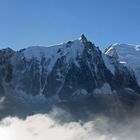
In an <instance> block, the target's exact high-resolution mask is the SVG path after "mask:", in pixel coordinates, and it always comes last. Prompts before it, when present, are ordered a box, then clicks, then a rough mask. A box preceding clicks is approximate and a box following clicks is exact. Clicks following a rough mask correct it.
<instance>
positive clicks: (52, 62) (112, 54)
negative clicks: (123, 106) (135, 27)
mask: <svg viewBox="0 0 140 140" xmlns="http://www.w3.org/2000/svg"><path fill="white" fill-rule="evenodd" d="M0 95H1V96H6V97H8V98H10V99H12V100H16V101H18V102H23V103H36V102H37V103H40V104H41V103H44V102H47V103H49V104H50V103H51V104H53V103H60V102H77V101H78V102H83V101H85V100H87V99H88V100H89V99H92V102H94V101H95V100H94V98H95V97H102V96H115V97H116V96H117V98H119V100H123V101H127V103H129V104H131V103H133V102H135V101H137V100H138V99H139V97H140V46H139V45H128V44H118V43H116V44H112V45H110V46H109V47H108V48H106V49H105V52H102V51H101V50H100V49H99V48H98V47H96V46H95V45H94V44H93V43H92V42H91V41H89V40H88V39H87V38H86V37H85V36H84V35H83V34H82V35H81V37H80V38H79V39H76V40H73V41H68V42H66V43H63V44H59V45H54V46H50V47H42V46H32V47H28V48H24V49H21V50H18V51H14V50H12V49H11V48H5V49H1V50H0ZM95 102H96V101H95Z"/></svg>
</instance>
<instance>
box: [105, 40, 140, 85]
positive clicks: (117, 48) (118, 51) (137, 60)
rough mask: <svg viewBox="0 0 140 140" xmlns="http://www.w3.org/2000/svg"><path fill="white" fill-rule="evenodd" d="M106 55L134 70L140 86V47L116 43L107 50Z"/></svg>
mask: <svg viewBox="0 0 140 140" xmlns="http://www.w3.org/2000/svg"><path fill="white" fill-rule="evenodd" d="M105 54H106V55H108V56H111V57H115V58H117V60H118V61H119V62H120V63H122V64H124V65H125V66H127V67H128V68H132V69H133V71H134V72H135V75H136V78H137V80H138V83H139V85H140V45H131V44H118V43H116V44H113V45H111V46H110V47H109V48H107V49H106V50H105Z"/></svg>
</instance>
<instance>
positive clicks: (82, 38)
mask: <svg viewBox="0 0 140 140" xmlns="http://www.w3.org/2000/svg"><path fill="white" fill-rule="evenodd" d="M79 40H81V41H82V42H83V43H87V42H88V40H87V38H86V37H85V35H84V34H81V36H80V38H79Z"/></svg>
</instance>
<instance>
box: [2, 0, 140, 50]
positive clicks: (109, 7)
mask: <svg viewBox="0 0 140 140" xmlns="http://www.w3.org/2000/svg"><path fill="white" fill-rule="evenodd" d="M82 33H84V34H85V35H86V36H87V38H88V39H89V40H91V41H93V42H94V43H95V44H96V45H97V46H99V47H100V48H101V49H102V50H103V49H104V48H105V47H107V46H108V45H109V44H111V43H115V42H118V43H129V44H140V0H0V48H5V47H11V48H13V49H15V50H18V49H20V48H24V47H28V46H33V45H41V46H49V45H53V44H58V43H61V42H64V41H68V40H73V39H76V38H78V37H79V36H80V34H82Z"/></svg>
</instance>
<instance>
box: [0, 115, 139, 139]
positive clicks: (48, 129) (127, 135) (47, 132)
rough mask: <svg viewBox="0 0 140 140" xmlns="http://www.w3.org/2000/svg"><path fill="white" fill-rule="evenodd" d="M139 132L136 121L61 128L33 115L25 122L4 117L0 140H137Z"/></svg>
mask: <svg viewBox="0 0 140 140" xmlns="http://www.w3.org/2000/svg"><path fill="white" fill-rule="evenodd" d="M65 115H66V114H65ZM139 132H140V119H135V120H131V121H126V122H125V123H119V124H118V123H116V122H110V121H109V120H108V119H106V118H97V119H95V120H93V121H88V122H85V123H82V122H80V121H79V122H66V123H63V124H62V123H59V122H58V121H57V120H54V119H52V118H51V117H50V115H47V114H46V115H42V114H37V115H32V116H29V117H27V118H26V119H25V120H22V119H19V118H17V117H7V118H5V119H3V120H2V121H1V122H0V139H1V140H139V138H140V133H139Z"/></svg>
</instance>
